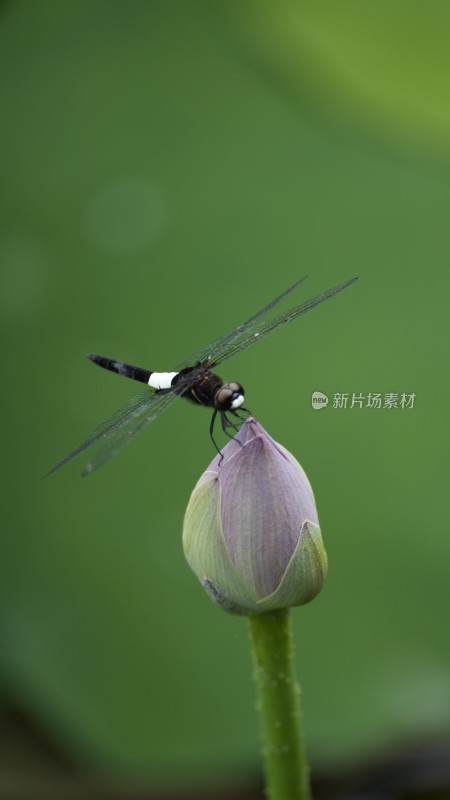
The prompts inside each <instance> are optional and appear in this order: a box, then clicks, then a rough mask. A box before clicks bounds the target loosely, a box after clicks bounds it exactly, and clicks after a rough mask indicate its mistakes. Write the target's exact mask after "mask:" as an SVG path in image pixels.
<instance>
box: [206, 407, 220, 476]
mask: <svg viewBox="0 0 450 800" xmlns="http://www.w3.org/2000/svg"><path fill="white" fill-rule="evenodd" d="M216 417H217V408H215V409H214V411H213V415H212V417H211V422H210V425H209V435H210V437H211V441H212V443H213V445H214V447H215V448H216V450H217V452H218V453H219V456H220V462H221V461H222V459H223V455H222V451H221V449H220V448H219V447H218V446H217V442H216V440H215V439H214V423H215V421H216ZM220 462H219V463H220Z"/></svg>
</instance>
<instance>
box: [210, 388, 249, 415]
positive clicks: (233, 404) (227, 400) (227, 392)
mask: <svg viewBox="0 0 450 800" xmlns="http://www.w3.org/2000/svg"><path fill="white" fill-rule="evenodd" d="M243 403H244V388H243V387H242V386H241V384H240V383H235V382H233V383H225V384H224V385H223V386H221V388H220V389H219V391H218V392H217V394H216V396H215V398H214V405H215V406H216V408H217V409H218V410H219V411H230V410H234V409H235V408H240V407H241V406H242V405H243Z"/></svg>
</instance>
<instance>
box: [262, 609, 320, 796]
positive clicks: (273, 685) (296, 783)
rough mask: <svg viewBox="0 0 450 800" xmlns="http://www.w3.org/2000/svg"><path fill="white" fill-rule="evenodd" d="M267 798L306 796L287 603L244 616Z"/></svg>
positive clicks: (297, 690)
mask: <svg viewBox="0 0 450 800" xmlns="http://www.w3.org/2000/svg"><path fill="white" fill-rule="evenodd" d="M249 622H250V637H251V641H252V646H253V647H252V650H253V658H254V665H255V680H256V685H257V691H258V709H259V711H260V713H261V719H262V729H263V755H264V771H265V776H266V791H267V797H268V798H269V800H311V793H310V788H309V774H308V765H307V763H306V757H305V753H304V748H303V736H302V730H301V717H300V705H299V695H300V687H299V686H298V684H297V681H296V678H295V666H294V645H293V638H292V628H291V620H290V615H289V609H282V610H280V611H272V612H270V613H266V614H260V615H258V616H255V617H249Z"/></svg>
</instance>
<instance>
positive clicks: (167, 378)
mask: <svg viewBox="0 0 450 800" xmlns="http://www.w3.org/2000/svg"><path fill="white" fill-rule="evenodd" d="M175 375H178V372H152V374H151V375H150V377H149V379H148V385H149V386H151V387H152V388H153V389H170V387H171V386H172V381H173V379H174V377H175Z"/></svg>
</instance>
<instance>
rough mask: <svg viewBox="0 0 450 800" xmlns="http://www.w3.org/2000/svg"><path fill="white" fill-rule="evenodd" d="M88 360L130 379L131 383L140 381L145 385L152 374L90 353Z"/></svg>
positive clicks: (146, 370)
mask: <svg viewBox="0 0 450 800" xmlns="http://www.w3.org/2000/svg"><path fill="white" fill-rule="evenodd" d="M88 358H90V359H91V361H93V362H94V364H98V366H99V367H103V369H107V370H109V372H115V373H116V374H117V375H123V377H124V378H131V379H132V380H133V381H140V382H141V383H147V384H148V382H149V380H150V376H151V375H152V373H151V372H150V371H149V370H148V369H142V368H141V367H133V366H132V364H125V363H124V362H123V361H116V360H115V359H114V358H106V356H99V355H97V354H96V353H90V354H89V355H88Z"/></svg>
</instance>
